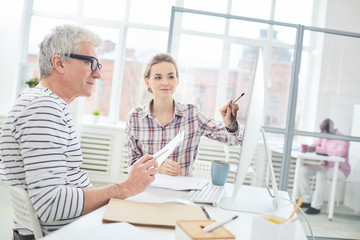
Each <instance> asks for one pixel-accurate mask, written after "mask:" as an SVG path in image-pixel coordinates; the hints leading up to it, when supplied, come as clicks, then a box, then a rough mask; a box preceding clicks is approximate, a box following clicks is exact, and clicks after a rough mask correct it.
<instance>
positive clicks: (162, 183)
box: [150, 173, 210, 191]
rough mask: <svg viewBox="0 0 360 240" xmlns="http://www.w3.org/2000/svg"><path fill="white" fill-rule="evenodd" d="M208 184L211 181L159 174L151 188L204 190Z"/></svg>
mask: <svg viewBox="0 0 360 240" xmlns="http://www.w3.org/2000/svg"><path fill="white" fill-rule="evenodd" d="M208 183H210V180H206V179H201V178H194V177H185V176H169V175H165V174H159V173H158V174H156V175H155V180H154V181H153V182H152V183H151V184H150V186H151V187H157V188H166V189H172V190H179V191H180V190H196V189H202V188H203V187H204V186H205V185H206V184H208Z"/></svg>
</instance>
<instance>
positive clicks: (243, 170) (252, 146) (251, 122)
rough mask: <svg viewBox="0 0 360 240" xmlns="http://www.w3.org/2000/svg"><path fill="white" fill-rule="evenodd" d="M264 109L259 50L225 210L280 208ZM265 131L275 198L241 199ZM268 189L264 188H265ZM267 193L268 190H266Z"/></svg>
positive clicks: (224, 204)
mask: <svg viewBox="0 0 360 240" xmlns="http://www.w3.org/2000/svg"><path fill="white" fill-rule="evenodd" d="M263 110H264V66H263V57H262V51H261V49H260V50H259V53H258V56H257V60H256V66H255V71H254V77H253V85H252V94H251V96H250V103H249V107H248V109H247V111H248V113H247V117H246V122H245V129H244V137H243V141H242V149H241V153H240V158H239V161H238V167H237V171H236V178H235V184H234V189H233V194H232V196H231V197H223V198H222V199H221V202H220V206H221V207H222V208H224V209H229V210H235V211H243V212H253V213H266V212H274V211H275V210H276V209H277V200H278V191H277V185H276V180H275V175H274V170H273V167H272V163H271V159H270V157H269V152H268V148H267V142H266V136H265V132H264V131H263V130H262V128H261V123H262V116H263ZM261 130H262V137H263V140H264V146H265V153H266V154H265V155H266V158H267V160H268V162H269V167H270V176H271V181H272V187H273V191H274V194H275V198H272V197H271V196H270V195H269V198H261V199H258V198H257V199H252V198H249V196H239V195H240V194H239V191H240V188H241V186H242V185H243V182H244V179H245V177H246V175H247V173H248V170H249V167H250V166H251V161H252V159H253V156H254V153H255V150H256V146H257V144H258V140H259V136H260V132H261ZM264 190H265V189H264ZM265 191H266V190H265Z"/></svg>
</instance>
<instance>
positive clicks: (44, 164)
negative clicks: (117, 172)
mask: <svg viewBox="0 0 360 240" xmlns="http://www.w3.org/2000/svg"><path fill="white" fill-rule="evenodd" d="M1 155H2V162H1V163H0V177H1V179H2V181H3V182H5V183H7V184H9V185H12V186H16V185H18V186H21V187H22V188H24V189H25V190H27V191H28V194H29V197H30V199H31V201H32V203H33V205H34V208H35V212H36V213H37V215H38V217H39V218H40V223H41V225H42V229H43V232H44V233H45V234H48V233H50V232H51V231H54V230H57V229H58V228H60V227H61V226H64V225H66V224H68V223H70V222H72V221H73V220H75V219H76V218H77V217H79V216H80V215H81V212H82V210H83V207H84V193H83V190H82V188H85V187H90V186H91V183H90V181H89V179H88V176H87V173H86V172H85V171H84V170H81V169H80V166H81V164H82V161H83V158H82V152H81V149H80V145H79V141H78V138H77V135H76V132H75V129H74V125H73V121H72V118H71V115H70V113H69V110H68V104H67V103H66V102H64V101H63V100H62V99H61V98H59V97H58V96H57V95H55V94H54V93H53V92H51V91H50V90H49V89H46V88H40V87H36V88H33V89H30V90H29V91H27V92H25V93H24V94H22V95H21V96H20V97H19V99H18V100H17V102H16V104H15V105H14V106H13V108H12V110H11V111H10V112H9V114H8V117H7V119H6V121H5V124H4V126H3V129H2V135H1ZM15 228H20V229H21V226H18V225H16V226H15Z"/></svg>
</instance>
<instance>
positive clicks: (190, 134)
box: [125, 100, 242, 175]
mask: <svg viewBox="0 0 360 240" xmlns="http://www.w3.org/2000/svg"><path fill="white" fill-rule="evenodd" d="M152 101H153V100H151V101H150V102H149V103H148V104H144V105H142V106H139V107H136V108H134V109H132V110H131V111H130V112H129V115H128V120H127V124H126V130H125V146H126V147H127V150H128V158H129V160H130V161H129V163H130V165H132V164H134V163H135V162H136V161H137V160H138V159H139V158H140V157H141V156H143V155H145V154H149V155H152V154H154V153H156V152H157V151H159V150H160V149H161V148H163V147H164V146H165V145H166V144H167V143H168V142H170V141H171V140H172V139H173V138H174V137H175V136H176V135H177V134H178V133H179V132H180V131H182V130H185V137H184V141H183V142H182V143H181V144H180V146H179V147H178V148H177V149H176V150H175V151H174V152H173V153H172V154H171V155H170V156H169V158H170V159H172V160H173V161H175V162H178V163H179V164H180V165H181V168H182V171H183V174H184V175H188V174H189V173H190V168H191V164H192V162H193V161H194V160H195V158H196V155H197V151H198V146H199V142H200V137H201V136H206V137H208V138H210V139H213V140H217V141H219V142H222V143H224V144H227V145H239V144H240V143H241V141H242V134H241V131H239V128H238V129H237V130H236V131H235V132H234V133H230V132H228V131H227V129H226V127H225V125H224V124H223V123H218V122H217V121H215V120H214V119H211V118H208V117H206V116H205V115H204V114H203V113H201V112H200V111H199V110H198V109H197V107H196V106H195V105H192V104H180V103H177V102H175V111H174V117H173V119H172V120H171V121H170V122H169V123H168V124H167V125H166V126H162V125H161V124H160V123H159V121H158V120H157V119H156V117H155V116H154V115H153V114H152V113H151V111H150V105H151V104H152Z"/></svg>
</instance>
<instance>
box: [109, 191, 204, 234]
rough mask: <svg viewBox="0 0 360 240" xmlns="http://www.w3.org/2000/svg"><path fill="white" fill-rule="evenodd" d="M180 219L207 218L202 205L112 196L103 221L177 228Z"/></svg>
mask: <svg viewBox="0 0 360 240" xmlns="http://www.w3.org/2000/svg"><path fill="white" fill-rule="evenodd" d="M178 220H207V217H206V215H205V213H204V212H203V210H202V208H201V206H190V205H184V204H177V203H148V202H135V201H129V200H121V199H116V198H112V199H110V201H109V204H108V205H107V206H106V210H105V214H104V216H103V223H111V222H127V223H131V224H133V225H136V226H149V227H162V228H175V226H176V221H178Z"/></svg>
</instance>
